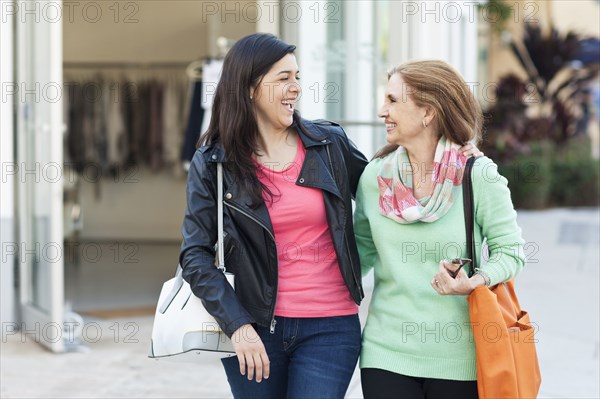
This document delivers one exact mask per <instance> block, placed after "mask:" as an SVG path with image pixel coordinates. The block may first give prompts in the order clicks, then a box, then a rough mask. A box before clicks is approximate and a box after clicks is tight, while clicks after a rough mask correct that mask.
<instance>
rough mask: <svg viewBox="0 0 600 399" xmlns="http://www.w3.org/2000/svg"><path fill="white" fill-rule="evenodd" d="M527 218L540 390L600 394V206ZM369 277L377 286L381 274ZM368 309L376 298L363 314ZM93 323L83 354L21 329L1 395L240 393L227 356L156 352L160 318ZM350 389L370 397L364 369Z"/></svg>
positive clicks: (525, 287) (528, 281)
mask: <svg viewBox="0 0 600 399" xmlns="http://www.w3.org/2000/svg"><path fill="white" fill-rule="evenodd" d="M519 223H520V225H521V227H522V228H523V232H524V237H525V239H526V240H527V243H528V244H527V246H526V252H527V255H528V257H529V259H530V263H529V264H528V266H527V267H526V269H525V270H524V272H523V274H522V275H521V276H520V277H519V278H518V280H517V291H518V293H519V296H520V299H521V302H522V303H523V305H524V306H525V307H526V308H527V309H528V310H529V311H530V313H531V315H532V321H533V322H535V323H536V324H537V325H538V326H539V331H538V339H539V343H538V355H539V359H540V363H541V369H542V378H543V383H542V388H541V392H540V397H543V398H600V386H599V385H600V382H599V379H600V377H599V376H600V367H599V362H600V361H599V352H600V344H599V338H598V337H599V332H600V326H599V319H600V318H599V315H600V309H599V307H600V297H599V295H600V294H599V291H600V290H599V288H600V274H599V265H600V253H599V252H600V247H599V244H598V243H599V232H600V212H599V210H598V209H588V210H566V209H557V210H549V211H542V212H524V211H521V212H519ZM365 285H366V286H367V287H368V289H367V291H369V292H370V290H371V287H372V276H369V277H368V278H367V279H365ZM367 299H368V298H367ZM367 307H368V300H367V301H365V303H364V304H363V305H362V306H361V319H362V320H363V322H364V320H365V318H366V311H367ZM85 322H86V330H85V337H86V341H87V343H86V348H87V349H88V351H87V352H82V353H66V354H61V355H55V354H52V353H49V352H47V351H45V350H44V349H42V348H41V347H39V346H38V345H37V344H35V343H33V342H31V339H28V340H27V342H21V340H22V337H21V335H20V334H17V335H11V336H8V337H3V339H2V344H1V355H0V366H1V369H0V397H2V398H59V397H60V398H167V397H168V398H229V397H231V395H230V393H229V389H228V385H227V382H226V379H225V375H224V373H223V371H222V369H221V367H220V363H219V359H218V358H215V357H210V356H207V358H206V363H205V364H189V363H188V364H184V363H173V362H164V361H154V360H149V359H147V358H146V352H147V348H148V337H149V335H150V329H151V323H152V318H151V317H137V318H127V319H111V320H103V319H92V318H87V319H85ZM4 338H6V339H4ZM96 340H97V342H92V341H96ZM5 341H6V342H5ZM347 397H348V398H361V397H362V395H361V391H360V381H359V378H358V374H357V373H355V376H354V378H353V380H352V383H351V386H350V389H349V392H348V395H347Z"/></svg>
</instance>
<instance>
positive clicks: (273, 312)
mask: <svg viewBox="0 0 600 399" xmlns="http://www.w3.org/2000/svg"><path fill="white" fill-rule="evenodd" d="M223 203H224V204H225V205H227V206H228V207H230V208H231V209H235V210H236V211H238V212H239V213H241V214H242V215H245V216H246V217H248V218H249V219H251V220H253V221H254V222H256V224H258V225H259V226H261V227H262V228H263V229H265V230H266V232H267V233H269V235H270V236H271V238H272V239H273V242H275V236H274V235H273V234H272V233H271V231H270V230H269V229H268V228H267V226H265V225H264V224H263V223H261V222H260V220H258V219H257V218H255V217H254V216H252V215H250V214H249V213H248V212H246V211H243V210H241V209H240V208H238V207H236V206H233V205H231V204H230V203H228V202H225V201H223ZM276 277H277V276H276ZM277 289H278V287H277V278H275V301H274V302H273V307H272V308H271V314H272V315H273V316H272V318H271V326H270V328H269V332H270V333H271V334H275V324H277V320H275V304H276V302H277Z"/></svg>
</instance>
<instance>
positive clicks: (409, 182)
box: [377, 137, 467, 224]
mask: <svg viewBox="0 0 600 399" xmlns="http://www.w3.org/2000/svg"><path fill="white" fill-rule="evenodd" d="M459 148H460V146H459V145H458V144H453V143H452V142H451V141H449V140H446V138H445V137H442V138H441V139H440V141H438V144H437V148H436V150H435V157H434V161H433V175H432V180H433V184H434V185H433V194H431V196H430V197H427V198H422V199H421V200H417V199H416V198H415V197H414V195H413V192H414V191H413V170H412V168H411V164H410V160H409V159H408V153H407V152H406V149H404V147H398V149H397V150H396V151H395V152H393V153H391V154H390V155H388V156H387V157H386V158H385V159H384V162H383V165H382V167H381V170H380V171H379V175H378V176H377V183H378V185H379V212H381V214H382V215H383V216H386V217H388V218H390V219H392V220H394V221H396V222H398V223H402V224H409V223H415V222H427V223H431V222H435V221H436V220H438V219H440V218H441V217H442V216H444V215H445V214H446V213H447V212H448V211H449V210H450V208H451V207H452V204H453V203H454V199H455V198H456V196H457V195H458V194H459V193H460V190H461V183H462V177H463V171H464V168H465V164H466V162H467V158H466V157H465V156H463V155H462V154H460V152H459ZM414 167H415V171H417V170H418V169H416V168H418V167H420V165H414ZM427 172H428V173H431V171H427Z"/></svg>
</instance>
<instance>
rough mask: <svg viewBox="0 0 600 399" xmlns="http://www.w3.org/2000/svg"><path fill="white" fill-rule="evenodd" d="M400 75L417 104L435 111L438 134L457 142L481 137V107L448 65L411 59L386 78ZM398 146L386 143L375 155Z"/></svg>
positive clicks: (465, 142) (388, 151) (393, 69)
mask: <svg viewBox="0 0 600 399" xmlns="http://www.w3.org/2000/svg"><path fill="white" fill-rule="evenodd" d="M395 74H399V75H400V76H401V77H402V79H403V80H404V83H405V84H406V85H407V86H408V87H410V88H411V94H410V98H411V99H412V100H413V101H414V102H415V104H416V105H417V106H419V107H423V106H429V107H431V108H432V109H433V110H434V111H435V114H436V115H435V119H434V120H433V123H434V126H435V127H436V128H437V130H438V133H439V134H440V135H441V136H444V137H446V138H447V139H448V140H450V141H452V142H453V143H456V144H461V145H465V144H467V142H469V141H470V140H475V142H477V141H478V140H479V138H480V136H481V129H482V123H483V114H482V112H481V107H480V106H479V103H478V102H477V100H476V99H475V96H474V95H473V93H472V92H471V90H470V88H469V86H468V85H467V84H466V83H465V81H464V79H463V78H462V76H461V75H460V74H459V73H458V72H457V71H456V70H455V69H454V68H452V66H450V64H448V63H447V62H445V61H438V60H417V61H410V62H406V63H404V64H401V65H398V66H397V67H395V68H392V69H391V70H390V71H389V72H388V80H389V79H390V78H391V77H392V76H393V75H395ZM397 148H398V145H396V144H387V145H386V146H384V147H383V148H381V149H380V150H379V151H378V152H377V154H375V156H374V158H383V157H384V156H386V155H387V154H389V153H391V152H393V151H395V150H396V149H397Z"/></svg>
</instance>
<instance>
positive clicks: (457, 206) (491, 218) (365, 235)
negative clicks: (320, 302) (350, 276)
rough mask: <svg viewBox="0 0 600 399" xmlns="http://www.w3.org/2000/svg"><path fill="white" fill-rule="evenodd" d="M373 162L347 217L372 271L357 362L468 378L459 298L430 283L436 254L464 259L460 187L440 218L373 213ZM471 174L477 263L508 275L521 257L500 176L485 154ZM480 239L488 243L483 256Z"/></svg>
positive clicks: (469, 356)
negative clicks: (398, 218) (405, 219)
mask: <svg viewBox="0 0 600 399" xmlns="http://www.w3.org/2000/svg"><path fill="white" fill-rule="evenodd" d="M381 164H382V159H376V160H373V161H372V162H371V163H370V164H369V165H368V166H367V168H366V169H365V171H364V173H363V175H362V177H361V179H360V183H359V188H358V194H357V199H356V212H355V218H354V220H355V226H354V228H355V232H356V240H357V243H358V249H359V253H360V259H361V264H362V271H363V276H365V275H367V273H368V272H369V271H370V270H371V269H372V268H374V273H375V288H374V291H373V298H372V300H371V304H370V307H369V315H368V318H367V324H366V326H365V329H364V331H363V346H362V352H361V357H360V367H361V368H379V369H384V370H388V371H391V372H395V373H399V374H404V375H409V376H414V377H427V378H440V379H449V380H461V381H469V380H475V379H476V376H475V370H476V369H475V345H474V343H473V332H472V329H471V327H470V324H469V308H468V303H467V301H466V296H463V295H447V296H441V295H439V294H437V293H436V292H435V291H434V290H433V288H432V287H431V285H430V282H431V279H432V278H433V276H434V274H435V273H437V271H438V264H439V261H440V260H442V259H451V258H455V257H467V253H466V233H465V223H464V213H463V199H462V191H461V193H460V196H459V197H458V198H456V199H455V203H454V205H453V206H452V208H451V209H450V210H449V212H448V213H447V214H446V215H444V216H443V217H442V218H441V219H439V220H437V221H435V222H433V223H422V222H417V223H413V224H399V223H396V222H394V221H393V220H391V219H389V218H387V217H384V216H382V215H381V214H380V213H379V189H378V187H377V173H378V171H379V169H380V168H381ZM472 176H473V193H474V200H475V223H476V226H475V239H476V245H477V246H476V248H477V255H478V262H479V267H480V268H481V269H483V270H484V271H486V272H487V273H488V274H489V276H490V277H491V280H492V284H496V283H498V282H502V281H507V280H510V279H511V278H512V277H514V276H515V275H516V274H517V273H518V272H519V271H520V270H521V269H522V267H523V265H524V262H525V256H524V253H523V244H524V241H523V239H522V237H521V229H520V228H519V226H518V225H517V223H516V212H515V210H514V208H513V205H512V202H511V199H510V192H509V190H508V187H507V180H506V179H505V178H504V177H502V176H500V175H499V174H498V171H497V166H496V165H495V164H494V163H493V162H492V161H491V160H490V159H489V158H486V157H482V158H479V159H477V160H476V162H475V164H474V167H473V174H472ZM482 237H485V238H487V246H488V248H489V256H487V255H486V256H484V258H483V259H482V257H481V243H482Z"/></svg>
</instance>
